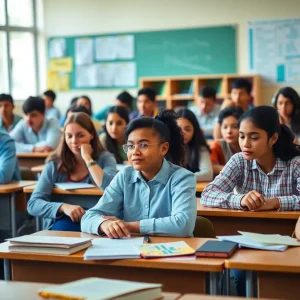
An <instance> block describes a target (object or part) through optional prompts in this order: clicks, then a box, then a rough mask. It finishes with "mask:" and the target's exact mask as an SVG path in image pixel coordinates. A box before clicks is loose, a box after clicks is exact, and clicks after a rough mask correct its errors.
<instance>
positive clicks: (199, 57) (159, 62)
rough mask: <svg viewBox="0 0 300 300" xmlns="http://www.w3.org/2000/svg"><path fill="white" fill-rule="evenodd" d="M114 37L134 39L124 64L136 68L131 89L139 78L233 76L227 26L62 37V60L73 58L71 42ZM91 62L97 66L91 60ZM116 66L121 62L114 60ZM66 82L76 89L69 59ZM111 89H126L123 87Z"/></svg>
mask: <svg viewBox="0 0 300 300" xmlns="http://www.w3.org/2000/svg"><path fill="white" fill-rule="evenodd" d="M118 35H133V36H134V53H135V55H134V58H133V59H132V60H124V61H125V62H126V61H127V62H135V64H136V77H137V80H136V83H135V85H134V86H135V87H136V86H138V79H139V78H140V77H153V76H180V75H200V74H204V75H207V74H223V73H228V74H233V73H236V72H237V66H236V28H235V26H230V25H229V26H216V27H205V28H191V29H179V30H164V31H148V32H131V33H130V32H129V33H122V34H105V35H103V34H99V35H86V36H72V37H63V38H65V40H66V56H71V57H73V58H75V40H76V39H78V38H93V39H95V38H97V37H108V36H118ZM54 38H58V37H51V38H50V39H49V40H48V45H49V43H50V41H51V40H52V39H54ZM59 38H61V37H59ZM94 44H95V43H94ZM93 61H94V62H95V63H101V62H99V61H96V60H95V59H94V60H93ZM116 62H121V61H120V60H117V61H116ZM70 78H71V89H78V88H77V87H76V82H75V81H76V66H75V59H73V71H72V73H71V76H70ZM114 87H115V88H126V86H114ZM114 87H106V88H114ZM93 88H103V87H101V86H99V87H93ZM80 89H82V87H81V88H80Z"/></svg>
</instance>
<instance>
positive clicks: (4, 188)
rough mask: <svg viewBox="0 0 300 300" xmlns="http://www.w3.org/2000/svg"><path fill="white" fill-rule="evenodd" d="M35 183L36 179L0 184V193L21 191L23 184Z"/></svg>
mask: <svg viewBox="0 0 300 300" xmlns="http://www.w3.org/2000/svg"><path fill="white" fill-rule="evenodd" d="M33 184H36V181H30V180H28V181H27V180H23V181H14V182H10V183H8V184H0V194H7V193H14V192H19V191H22V190H23V188H24V187H25V186H28V185H33Z"/></svg>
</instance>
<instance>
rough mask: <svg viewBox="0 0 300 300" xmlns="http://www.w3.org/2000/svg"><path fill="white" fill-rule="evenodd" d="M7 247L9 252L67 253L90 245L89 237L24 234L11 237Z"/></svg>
mask: <svg viewBox="0 0 300 300" xmlns="http://www.w3.org/2000/svg"><path fill="white" fill-rule="evenodd" d="M6 241H8V242H9V245H8V249H9V251H11V252H25V253H45V254H47V253H49V254H58V255H69V254H72V253H75V252H78V251H80V250H83V249H86V248H88V247H90V246H91V245H92V242H91V241H92V239H91V238H71V237H59V236H40V235H24V236H20V237H16V238H12V239H7V240H6Z"/></svg>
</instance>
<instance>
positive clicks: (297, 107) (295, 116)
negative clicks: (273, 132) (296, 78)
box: [274, 87, 300, 135]
mask: <svg viewBox="0 0 300 300" xmlns="http://www.w3.org/2000/svg"><path fill="white" fill-rule="evenodd" d="M279 95H282V96H284V97H285V98H288V99H289V100H290V101H291V102H292V104H293V106H294V108H293V111H292V115H291V129H292V132H294V133H295V134H297V135H298V134H300V97H299V95H298V93H297V92H296V91H295V90H294V89H292V88H291V87H284V88H282V89H280V90H279V91H278V92H277V94H276V96H275V101H274V107H275V108H276V109H277V100H278V97H279Z"/></svg>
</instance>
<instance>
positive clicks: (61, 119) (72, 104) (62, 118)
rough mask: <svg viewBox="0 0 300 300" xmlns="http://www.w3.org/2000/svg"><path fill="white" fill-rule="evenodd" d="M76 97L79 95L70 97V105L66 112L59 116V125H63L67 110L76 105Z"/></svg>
mask: <svg viewBox="0 0 300 300" xmlns="http://www.w3.org/2000/svg"><path fill="white" fill-rule="evenodd" d="M78 98H79V97H74V98H72V99H71V102H70V106H69V108H68V109H67V112H66V114H65V115H62V116H61V118H60V121H59V123H60V126H61V127H64V125H65V122H66V120H67V115H68V112H69V110H70V109H72V108H73V107H76V102H77V100H78Z"/></svg>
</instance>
